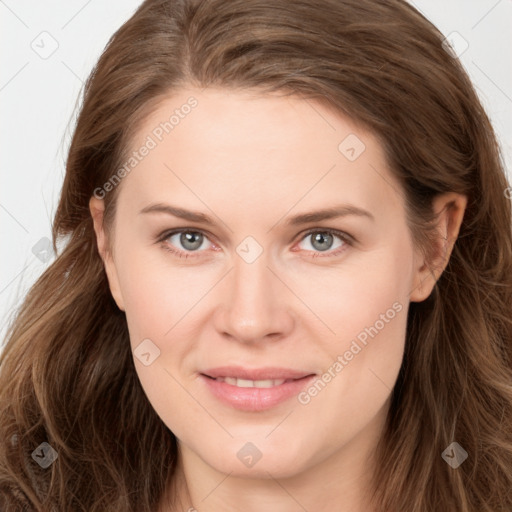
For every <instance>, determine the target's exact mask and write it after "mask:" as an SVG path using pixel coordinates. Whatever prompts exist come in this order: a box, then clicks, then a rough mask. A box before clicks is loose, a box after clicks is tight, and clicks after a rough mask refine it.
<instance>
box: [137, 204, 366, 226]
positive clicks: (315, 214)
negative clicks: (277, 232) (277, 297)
mask: <svg viewBox="0 0 512 512" xmlns="http://www.w3.org/2000/svg"><path fill="white" fill-rule="evenodd" d="M146 213H166V214H168V215H172V216H174V217H178V218H180V219H184V220H188V221H190V222H198V223H202V224H205V225H210V226H214V225H215V222H214V221H213V219H212V218H211V217H209V216H208V215H206V214H204V213H202V212H194V211H191V210H185V209H184V208H179V207H177V206H173V205H170V204H163V203H155V204H150V205H148V206H146V207H145V208H143V209H142V210H141V211H140V212H139V214H146ZM349 215H353V216H358V217H366V218H368V219H369V220H371V221H375V217H374V216H373V215H372V214H371V213H370V212H369V211H367V210H364V209H362V208H359V207H357V206H354V205H350V204H343V205H337V206H334V207H332V208H325V209H323V210H316V211H312V212H308V213H302V214H299V215H295V216H294V217H290V218H289V219H287V221H286V225H287V226H298V225H300V224H308V223H311V222H319V221H322V220H328V219H335V218H339V217H347V216H349Z"/></svg>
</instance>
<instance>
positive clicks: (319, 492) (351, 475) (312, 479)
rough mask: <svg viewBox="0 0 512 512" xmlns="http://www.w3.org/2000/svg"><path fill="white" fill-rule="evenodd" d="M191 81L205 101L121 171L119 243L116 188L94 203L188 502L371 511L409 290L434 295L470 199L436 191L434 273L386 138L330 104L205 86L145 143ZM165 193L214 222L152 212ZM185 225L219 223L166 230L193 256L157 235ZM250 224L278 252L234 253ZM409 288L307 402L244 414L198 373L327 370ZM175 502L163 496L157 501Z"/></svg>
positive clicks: (209, 507)
mask: <svg viewBox="0 0 512 512" xmlns="http://www.w3.org/2000/svg"><path fill="white" fill-rule="evenodd" d="M191 95H193V96H194V97H195V98H196V99H197V100H198V105H197V107H196V108H195V109H194V110H192V111H191V113H190V114H189V115H188V116H186V117H185V118H184V119H181V120H180V123H179V125H177V126H175V128H174V130H173V131H172V132H171V133H169V134H168V135H166V136H165V137H164V138H163V140H162V141H161V142H160V143H159V144H158V145H157V147H156V148H154V149H152V150H151V152H150V153H149V154H148V155H147V156H146V157H145V158H144V159H143V160H142V161H141V162H140V163H139V164H138V165H137V166H136V167H135V168H134V169H133V170H132V171H131V172H130V173H129V174H128V175H127V176H126V177H125V178H123V180H122V183H121V185H120V187H121V188H120V190H119V198H118V207H117V212H116V217H115V221H114V226H113V234H114V237H113V239H112V240H111V242H112V251H109V250H108V245H107V238H106V234H105V231H104V230H103V226H102V218H103V200H101V199H98V198H95V197H92V198H91V201H90V210H91V215H92V217H93V219H94V227H95V232H96V235H97V241H98V250H99V252H100V254H101V256H102V258H103V261H104V264H105V269H106V272H107V276H108V280H109V284H110V289H111V292H112V295H113V297H114V299H115V300H116V302H117V304H118V306H119V308H120V309H122V310H123V311H125V312H126V318H127V322H128V327H129V332H130V343H131V346H132V349H135V348H136V347H137V346H138V345H139V344H140V343H141V341H142V340H144V339H147V338H149V339H150V340H152V342H153V343H154V344H155V345H156V346H157V347H158V348H159V349H160V352H161V353H160V356H159V357H158V358H156V359H155V360H154V362H153V363H151V364H150V365H149V366H145V365H144V364H142V363H141V361H140V360H139V359H138V358H137V357H134V361H135V367H136V370H137V373H138V376H139V378H140V381H141V384H142V386H143V388H144V391H145V393H146V395H147V397H148V399H149V401H150V402H151V404H152V406H153V407H154V409H155V411H156V412H157V413H158V415H159V416H160V418H161V419H162V421H163V422H164V423H165V424H166V425H167V426H168V427H169V428H170V430H172V432H173V433H174V434H175V435H176V437H177V439H178V443H179V447H180V457H179V465H178V478H177V479H176V482H175V485H176V489H175V490H174V489H172V488H171V487H169V493H171V492H172V493H176V494H177V495H178V496H179V498H180V500H181V506H180V507H178V508H176V510H188V509H189V507H195V509H196V510H198V511H200V512H203V511H204V512H209V511H218V510H224V511H239V510H245V511H249V512H251V511H261V510H266V511H270V512H272V511H280V512H288V511H290V512H291V511H296V510H298V509H300V507H301V506H302V507H303V508H305V509H306V510H325V511H336V512H346V511H349V510H350V511H352V512H357V511H361V512H362V511H365V512H368V511H369V510H373V508H372V507H371V505H370V504H369V503H368V502H367V499H368V497H367V496H368V492H367V489H368V485H369V482H370V477H371V473H372V468H373V460H372V454H373V453H374V450H375V446H376V443H377V441H378V439H379V437H380V435H381V433H382V430H383V426H384V421H385V418H386V414H387V411H388V407H389V398H390V394H391V390H392V388H393V385H394V383H395V381H396V378H397V375H398V371H399V369H400V365H401V362H402V356H403V350H404V340H405V328H406V318H407V310H408V307H409V303H410V302H411V301H422V300H424V299H425V298H427V297H428V296H429V295H430V293H431V291H432V288H433V286H434V284H435V281H436V279H437V278H438V277H439V274H440V272H442V270H443V269H444V267H445V265H446V264H447V262H448V258H449V255H450V253H451V249H452V247H453V243H454V241H455V239H456V237H457V235H458V231H459V227H460V223H461V221H462V218H463V213H464V209H465V207H466V198H465V197H463V196H460V195H457V194H453V193H451V194H445V195H442V196H439V197H438V198H437V199H436V201H435V204H434V208H435V210H436V211H437V212H439V214H440V215H439V222H438V231H439V234H440V239H439V243H438V244H437V245H436V246H435V250H436V253H435V254H436V256H435V258H434V259H433V260H432V261H431V266H433V267H434V268H436V269H437V271H436V272H434V273H432V272H430V270H429V266H428V265H427V262H426V261H425V260H424V258H423V256H422V254H421V252H420V251H419V250H418V249H417V248H415V247H414V246H413V243H412V238H411V234H410V232H409V229H408V227H407V224H406V216H405V208H404V202H403V198H402V194H401V187H400V185H399V184H398V182H397V181H396V180H395V178H394V177H393V175H392V173H391V171H390V170H389V168H388V167H387V164H386V160H385V157H384V153H383V150H382V147H381V145H380V144H379V142H378V140H377V139H376V138H375V137H374V136H373V135H372V134H371V133H369V132H367V131H365V130H363V129H362V128H361V127H359V126H358V125H357V124H356V123H355V122H353V121H352V120H350V119H348V118H345V117H342V116H341V115H340V114H339V113H335V112H333V111H332V110H330V109H328V108H327V107H325V106H323V105H321V104H319V103H316V102H313V101H311V100H308V101H306V100H304V99H300V98H298V97H289V98H284V97H279V96H277V95H266V96H261V95H258V94H257V93H249V92H247V91H244V92H233V91H225V90H222V89H211V88H210V89H206V90H203V91H200V90H198V89H192V88H190V89H187V90H183V91H181V92H180V93H178V94H174V95H173V96H169V97H168V98H166V99H165V100H164V101H163V102H162V103H161V105H160V106H159V107H158V108H157V109H156V110H155V111H153V113H152V114H151V115H150V116H149V118H147V119H146V121H145V122H144V125H143V126H141V127H140V129H139V131H138V134H137V136H136V137H135V139H134V141H133V149H136V148H139V147H140V146H141V145H142V144H143V143H144V141H145V140H146V137H147V136H148V134H151V132H152V130H153V129H154V128H155V126H157V125H158V124H159V123H160V122H162V121H163V120H165V119H168V117H169V112H172V111H173V110H174V109H175V108H179V107H180V105H183V104H184V103H185V102H186V101H187V98H189V97H190V96H191ZM349 134H355V135H357V137H358V138H359V139H360V140H361V141H363V143H364V144H365V146H366V148H365V150H364V151H363V153H362V154H361V155H360V156H359V157H358V158H357V159H356V160H354V161H349V160H348V159H347V158H346V157H345V156H344V154H342V153H341V152H340V151H339V150H338V145H339V144H340V142H342V141H343V140H344V139H345V137H347V136H348V135H349ZM153 203H168V204H172V205H177V206H180V207H182V208H186V209H188V210H194V211H200V212H203V213H205V214H207V215H209V216H212V217H213V219H214V222H215V225H214V226H205V225H204V224H201V223H199V222H190V221H186V220H183V219H179V218H176V217H173V216H171V215H168V214H166V213H151V214H141V213H139V212H140V210H142V209H143V208H144V207H146V206H148V205H149V204H153ZM348 203H350V204H352V205H355V206H357V207H359V208H362V209H365V210H367V211H368V212H370V213H371V214H372V215H373V217H374V220H370V219H368V218H366V217H363V216H353V215H352V216H345V217H340V218H336V219H329V220H323V221H320V222H312V223H308V224H303V225H299V226H287V225H286V220H287V219H288V218H289V217H291V216H294V215H297V214H299V213H306V212H310V211H314V210H319V209H322V208H326V207H330V206H334V205H338V204H348ZM449 204H451V205H452V207H451V208H447V205H449ZM174 228H183V230H184V231H187V228H188V229H189V230H190V229H191V230H192V231H194V230H199V231H201V232H203V233H204V234H205V238H204V239H203V240H204V242H203V243H202V244H201V246H200V248H199V249H195V252H194V249H192V250H191V249H189V248H190V244H189V245H186V246H184V245H183V244H181V243H180V237H179V234H178V235H174V236H172V237H170V238H167V241H166V242H164V243H165V244H166V245H167V247H169V246H170V247H174V248H175V249H176V250H178V251H180V250H181V251H182V252H184V253H186V252H187V251H188V253H189V254H191V255H192V256H191V257H188V258H184V257H182V258H180V257H178V256H177V255H175V254H172V253H171V252H169V251H167V250H165V246H164V245H163V243H159V242H158V241H157V238H158V236H159V235H160V234H161V233H163V232H164V231H166V230H171V229H174ZM311 228H315V229H316V230H317V231H319V232H324V231H325V230H326V229H337V230H339V231H342V232H344V233H347V234H349V235H351V236H352V237H353V238H354V239H355V242H353V244H351V245H350V244H347V243H345V242H344V241H343V240H341V239H339V238H337V236H334V238H333V240H332V242H329V241H328V242H327V243H325V242H324V244H325V245H324V246H322V245H320V246H319V245H318V244H314V236H312V235H311V234H310V235H306V231H307V230H308V229H311ZM247 236H251V237H253V238H254V239H255V240H256V241H257V243H258V244H259V245H260V246H261V248H262V249H263V252H262V254H261V255H260V256H259V257H258V258H257V259H256V260H255V261H254V262H252V263H247V262H246V261H245V260H244V259H243V258H242V257H240V256H239V254H238V253H237V252H236V249H237V247H238V246H239V244H240V243H241V242H242V241H243V240H244V239H245V238H246V237H247ZM342 246H344V247H345V249H344V250H343V252H341V253H340V254H338V255H333V254H334V253H335V251H337V249H338V248H339V247H342ZM318 247H320V248H318ZM322 247H324V248H325V250H322ZM194 254H195V255H196V256H195V257H193V255H194ZM314 254H316V256H315V257H314V256H313V255H314ZM228 271H229V272H228ZM394 303H399V304H400V305H401V306H402V309H401V311H400V312H399V313H397V314H396V315H395V316H394V318H393V319H392V320H389V321H388V322H386V323H385V327H384V328H382V329H381V330H379V332H378V334H377V335H376V336H375V337H374V338H372V339H369V341H368V343H367V345H366V346H364V348H363V349H362V350H361V351H360V352H359V353H358V354H357V355H356V356H354V357H353V359H352V360H350V361H349V362H348V364H347V365H346V366H345V367H344V368H343V370H342V371H341V372H340V373H339V374H337V376H336V377H335V378H333V379H332V380H331V381H330V382H329V383H328V384H327V385H326V386H325V388H324V389H322V391H321V392H320V393H318V394H317V395H316V396H315V397H313V398H311V400H310V401H309V403H307V404H301V403H299V401H298V400H297V399H296V398H295V397H292V398H291V399H289V400H287V401H286V402H284V403H281V404H279V405H278V406H276V407H274V408H272V409H270V410H266V411H261V412H244V411H239V410H237V409H234V408H232V407H230V406H228V405H225V404H223V403H221V402H219V401H218V400H217V399H216V398H215V397H213V396H212V395H211V394H210V392H209V391H208V389H207V388H206V387H205V386H204V383H203V382H202V381H201V379H200V378H199V377H198V371H199V370H200V369H205V368H211V367H215V366H224V365H230V364H238V365H241V366H246V367H250V368H255V367H264V366H282V367H287V368H294V369H301V370H306V371H308V373H316V374H317V375H320V376H321V375H322V374H323V373H324V372H326V370H327V369H328V368H329V367H332V365H333V363H334V362H335V361H336V358H337V356H338V355H343V354H344V353H345V352H346V351H347V350H348V349H349V348H350V346H351V342H352V341H353V340H354V339H355V338H356V336H357V335H358V334H359V333H361V332H362V331H364V329H365V327H369V326H372V325H375V323H376V321H377V320H379V318H381V316H380V315H382V314H385V313H386V311H387V310H389V309H390V308H392V305H393V304H394ZM247 442H251V443H253V444H254V445H255V446H256V447H257V448H258V449H259V451H260V452H261V454H262V457H261V459H260V460H259V461H258V462H257V463H256V464H255V465H254V466H252V467H250V468H249V467H246V466H245V465H244V464H242V463H241V461H240V460H239V458H238V457H237V452H238V451H239V450H240V449H241V448H242V447H243V446H244V445H245V444H246V443H247ZM228 475H229V476H228ZM168 510H171V508H170V507H168V506H166V504H165V502H164V501H162V505H161V508H160V511H161V512H164V511H168Z"/></svg>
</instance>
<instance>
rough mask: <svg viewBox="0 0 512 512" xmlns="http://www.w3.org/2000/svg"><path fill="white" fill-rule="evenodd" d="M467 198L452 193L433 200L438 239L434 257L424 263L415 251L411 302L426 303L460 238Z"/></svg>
mask: <svg viewBox="0 0 512 512" xmlns="http://www.w3.org/2000/svg"><path fill="white" fill-rule="evenodd" d="M466 206H467V197H466V196H464V195H462V194H457V193H455V192H449V193H446V194H441V195H439V196H437V197H435V198H434V201H433V204H432V207H433V210H434V212H436V214H437V215H438V218H437V225H436V232H437V235H438V236H437V238H436V240H435V241H434V242H433V246H432V247H431V248H430V249H431V251H430V253H431V254H433V255H434V256H433V257H432V258H431V259H430V260H429V261H427V260H426V258H425V257H424V255H421V256H420V253H419V251H418V253H417V255H416V258H415V265H416V266H415V276H414V280H413V289H412V291H411V294H410V300H411V302H422V301H423V300H425V299H427V298H428V297H429V296H430V294H431V293H432V290H433V289H434V286H435V285H436V283H437V281H438V279H439V277H440V276H441V274H442V273H443V272H444V270H445V268H446V266H447V265H448V261H449V260H450V256H451V253H452V250H453V247H454V245H455V242H456V240H457V237H458V235H459V231H460V227H461V225H462V220H463V218H464V212H465V210H466Z"/></svg>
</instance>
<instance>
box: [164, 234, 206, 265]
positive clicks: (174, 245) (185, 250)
mask: <svg viewBox="0 0 512 512" xmlns="http://www.w3.org/2000/svg"><path fill="white" fill-rule="evenodd" d="M207 240H208V238H207V237H206V235H205V234H204V233H202V232H201V231H194V230H191V229H188V230H187V229H182V230H175V231H172V232H167V233H165V234H164V235H162V237H161V238H160V239H159V241H160V242H162V245H163V247H164V249H166V250H167V251H169V252H171V253H173V254H176V255H177V256H179V257H180V258H188V257H190V256H196V255H195V254H190V253H194V252H202V251H201V250H200V249H201V248H202V249H206V248H207V244H206V247H205V242H206V241H207Z"/></svg>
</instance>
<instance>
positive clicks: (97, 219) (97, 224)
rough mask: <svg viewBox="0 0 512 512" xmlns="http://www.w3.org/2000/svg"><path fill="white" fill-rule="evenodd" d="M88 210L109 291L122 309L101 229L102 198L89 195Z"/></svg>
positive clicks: (119, 294) (114, 269)
mask: <svg viewBox="0 0 512 512" xmlns="http://www.w3.org/2000/svg"><path fill="white" fill-rule="evenodd" d="M89 211H90V212H91V217H92V220H93V224H94V232H95V234H96V243H97V246H98V253H99V255H100V257H101V259H102V261H103V265H104V267H105V273H106V274H107V279H108V284H109V288H110V293H111V294H112V297H113V298H114V300H115V302H116V304H117V307H118V308H119V309H120V310H121V311H124V310H125V309H124V301H123V297H122V294H121V290H120V287H119V278H118V276H117V270H116V266H115V263H114V259H113V256H112V253H111V251H110V250H109V248H108V242H107V237H106V234H105V230H104V229H103V214H104V211H105V204H104V201H103V199H98V198H96V197H94V196H93V197H91V199H90V200H89Z"/></svg>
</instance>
